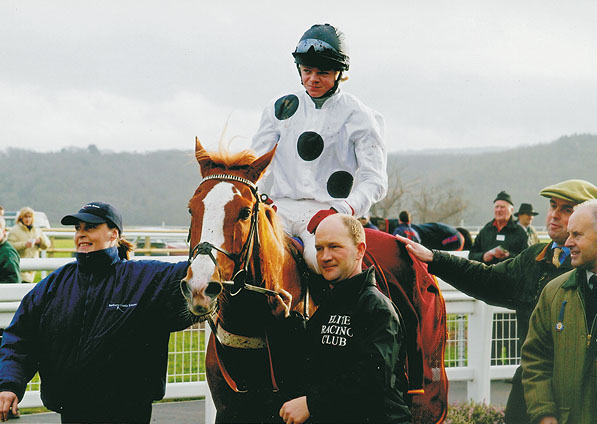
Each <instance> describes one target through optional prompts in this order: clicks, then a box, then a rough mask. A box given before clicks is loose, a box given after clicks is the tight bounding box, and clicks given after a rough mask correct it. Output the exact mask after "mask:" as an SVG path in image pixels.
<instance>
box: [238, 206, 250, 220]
mask: <svg viewBox="0 0 597 424" xmlns="http://www.w3.org/2000/svg"><path fill="white" fill-rule="evenodd" d="M250 216H251V209H250V208H242V209H241V210H240V213H239V214H238V217H239V218H240V219H243V220H244V219H249V217H250Z"/></svg>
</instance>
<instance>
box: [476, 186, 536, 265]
mask: <svg viewBox="0 0 597 424" xmlns="http://www.w3.org/2000/svg"><path fill="white" fill-rule="evenodd" d="M512 212H514V204H513V203H512V198H511V197H510V195H509V194H508V193H506V192H505V191H500V192H499V193H498V195H497V196H496V198H495V200H494V201H493V215H494V218H493V220H491V221H489V222H488V223H487V224H485V226H484V227H483V228H482V229H481V231H479V234H477V237H475V242H474V243H473V246H472V247H471V250H470V253H469V255H468V258H469V259H472V260H475V261H479V262H483V263H486V264H495V263H498V262H501V261H503V260H505V259H507V258H509V257H514V256H516V255H518V254H519V253H520V252H522V251H523V250H524V249H526V248H527V247H528V246H529V244H528V241H527V240H528V236H527V233H526V231H524V230H523V229H522V228H521V227H520V225H516V224H515V223H514V220H513V219H512Z"/></svg>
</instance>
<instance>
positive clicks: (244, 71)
mask: <svg viewBox="0 0 597 424" xmlns="http://www.w3.org/2000/svg"><path fill="white" fill-rule="evenodd" d="M324 22H329V23H331V24H334V25H337V26H338V27H339V28H340V29H342V30H343V31H344V32H345V34H346V36H347V39H348V43H349V45H350V53H351V69H350V72H349V77H350V79H349V81H347V82H346V83H345V84H344V85H343V89H344V90H346V91H350V92H352V93H353V94H355V95H356V96H357V97H359V98H360V99H361V100H363V101H364V102H365V103H366V104H368V105H370V106H371V107H373V108H375V109H377V110H378V111H380V112H381V113H382V114H383V115H384V117H385V120H386V139H387V143H388V148H389V150H390V151H399V150H407V149H427V148H457V147H484V146H499V145H502V146H516V145H522V144H536V143H541V142H548V141H552V140H555V139H557V138H558V137H560V136H561V135H567V134H573V133H587V132H590V133H597V120H596V119H595V111H596V110H597V77H596V71H597V49H596V48H595V46H597V25H595V22H597V3H595V2H591V1H586V2H585V1H568V2H562V1H520V0H518V1H514V0H506V1H499V2H497V1H495V2H482V1H478V0H465V1H430V2H415V1H369V2H363V1H342V2H339V1H336V2H330V1H318V2H313V1H300V2H282V1H253V2H247V1H226V0H223V1H219V2H214V1H210V2H206V1H177V0H173V1H140V0H138V1H127V0H118V1H107V0H104V1H97V2H92V1H80V0H79V1H60V0H57V1H52V2H48V1H43V2H42V1H26V0H14V1H13V0H1V1H0V149H4V148H7V147H22V148H27V149H36V150H42V151H51V150H59V149H61V148H63V147H68V146H77V147H86V146H87V145H89V144H95V145H96V146H97V147H99V148H100V149H109V150H114V151H122V150H127V151H131V150H135V151H145V150H156V149H168V148H176V149H191V148H192V147H193V140H194V137H195V136H198V137H199V138H200V139H201V140H202V141H203V142H204V144H205V145H207V146H210V147H215V145H216V144H217V140H218V139H219V138H220V134H221V132H222V130H223V128H224V127H225V125H226V122H227V120H228V119H229V125H228V130H227V136H226V138H231V137H233V136H234V137H238V140H239V141H238V142H237V144H236V145H238V146H239V148H244V147H246V146H247V145H248V142H249V140H250V137H251V136H252V134H253V133H254V132H255V131H256V129H257V126H258V124H259V119H260V116H261V111H262V109H263V107H264V106H265V105H266V104H267V102H268V101H269V100H271V99H273V98H277V97H279V96H281V95H284V94H287V93H289V92H293V91H297V90H299V89H300V88H301V87H300V84H299V79H298V75H297V72H296V69H295V67H294V64H293V61H292V56H291V55H290V52H291V51H292V50H293V49H294V46H295V45H296V42H297V41H298V39H299V38H300V36H301V35H302V33H303V32H304V31H305V30H306V29H307V28H309V26H310V25H311V24H313V23H324Z"/></svg>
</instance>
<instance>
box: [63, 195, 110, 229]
mask: <svg viewBox="0 0 597 424" xmlns="http://www.w3.org/2000/svg"><path fill="white" fill-rule="evenodd" d="M81 221H82V222H87V223H89V224H102V223H104V222H111V223H112V224H114V225H115V226H116V228H118V231H120V233H121V234H122V215H121V214H120V212H118V209H116V208H115V207H114V206H112V205H110V204H109V203H103V202H90V203H87V204H86V205H85V206H83V207H82V208H81V209H79V212H77V213H74V214H72V215H66V216H65V217H64V218H62V220H60V223H61V224H62V225H75V224H77V223H78V222H81Z"/></svg>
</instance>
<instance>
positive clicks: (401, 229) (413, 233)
mask: <svg viewBox="0 0 597 424" xmlns="http://www.w3.org/2000/svg"><path fill="white" fill-rule="evenodd" d="M398 220H399V221H400V223H399V224H398V226H397V227H396V228H395V229H394V235H396V234H398V235H399V236H402V237H406V238H407V239H409V240H412V241H416V242H417V243H421V237H420V236H419V233H417V230H415V229H414V228H413V227H412V225H411V224H410V221H411V217H410V213H409V212H408V211H402V212H400V213H399V214H398Z"/></svg>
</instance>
